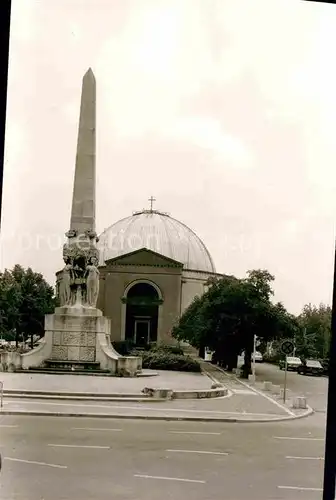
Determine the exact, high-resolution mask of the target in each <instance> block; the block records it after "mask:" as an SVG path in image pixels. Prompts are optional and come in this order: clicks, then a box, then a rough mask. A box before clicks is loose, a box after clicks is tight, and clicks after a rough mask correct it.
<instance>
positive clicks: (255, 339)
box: [252, 335, 257, 382]
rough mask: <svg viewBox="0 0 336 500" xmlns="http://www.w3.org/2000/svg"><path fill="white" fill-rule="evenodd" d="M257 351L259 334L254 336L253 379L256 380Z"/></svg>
mask: <svg viewBox="0 0 336 500" xmlns="http://www.w3.org/2000/svg"><path fill="white" fill-rule="evenodd" d="M256 351H257V336H256V335H254V336H253V359H252V380H253V382H255V365H256V359H255V358H256Z"/></svg>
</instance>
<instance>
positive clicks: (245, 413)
mask: <svg viewBox="0 0 336 500" xmlns="http://www.w3.org/2000/svg"><path fill="white" fill-rule="evenodd" d="M12 403H14V404H13V406H14V407H15V406H18V407H19V408H22V406H24V405H26V404H30V405H38V406H40V405H51V406H71V407H72V408H75V407H79V408H83V407H85V408H110V409H112V410H118V409H120V410H146V411H162V409H161V408H151V407H149V406H140V405H134V406H113V405H88V404H85V403H84V404H71V403H53V402H50V403H49V402H45V401H41V402H39V401H38V402H37V401H24V402H23V403H22V404H20V403H17V401H11V402H7V404H12ZM280 407H281V405H280ZM164 411H165V412H177V411H178V412H184V413H210V414H218V415H241V414H242V413H243V414H244V415H245V416H248V415H254V416H258V417H269V416H270V415H272V416H274V418H277V417H279V414H272V413H247V412H239V411H215V410H193V409H190V410H186V409H185V408H165V409H164Z"/></svg>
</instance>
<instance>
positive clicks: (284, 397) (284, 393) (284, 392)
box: [283, 356, 287, 403]
mask: <svg viewBox="0 0 336 500" xmlns="http://www.w3.org/2000/svg"><path fill="white" fill-rule="evenodd" d="M286 389H287V356H286V357H285V380H284V389H283V402H284V403H286Z"/></svg>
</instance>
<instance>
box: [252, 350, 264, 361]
mask: <svg viewBox="0 0 336 500" xmlns="http://www.w3.org/2000/svg"><path fill="white" fill-rule="evenodd" d="M252 361H255V362H256V363H262V362H263V361H264V358H263V355H262V354H261V352H259V351H256V352H255V357H254V353H252Z"/></svg>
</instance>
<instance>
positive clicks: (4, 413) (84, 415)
mask: <svg viewBox="0 0 336 500" xmlns="http://www.w3.org/2000/svg"><path fill="white" fill-rule="evenodd" d="M308 412H309V413H308ZM310 413H313V409H312V408H309V410H307V411H306V412H305V413H304V414H302V415H297V416H295V417H291V416H288V417H287V416H286V417H275V418H264V419H261V418H258V419H257V418H246V419H242V418H237V417H233V418H229V417H223V418H211V417H187V416H183V417H174V416H165V415H164V416H161V415H157V416H155V415H120V414H107V413H73V412H72V413H71V412H64V413H61V412H45V411H31V412H29V411H10V410H9V411H7V410H5V411H0V417H1V416H17V417H19V416H20V417H21V416H26V417H68V418H73V417H78V418H101V419H109V418H110V419H120V420H161V421H176V422H181V421H185V422H212V423H214V422H219V423H235V424H252V423H271V422H282V421H287V420H295V419H298V418H303V417H306V416H308V415H309V414H310Z"/></svg>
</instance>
